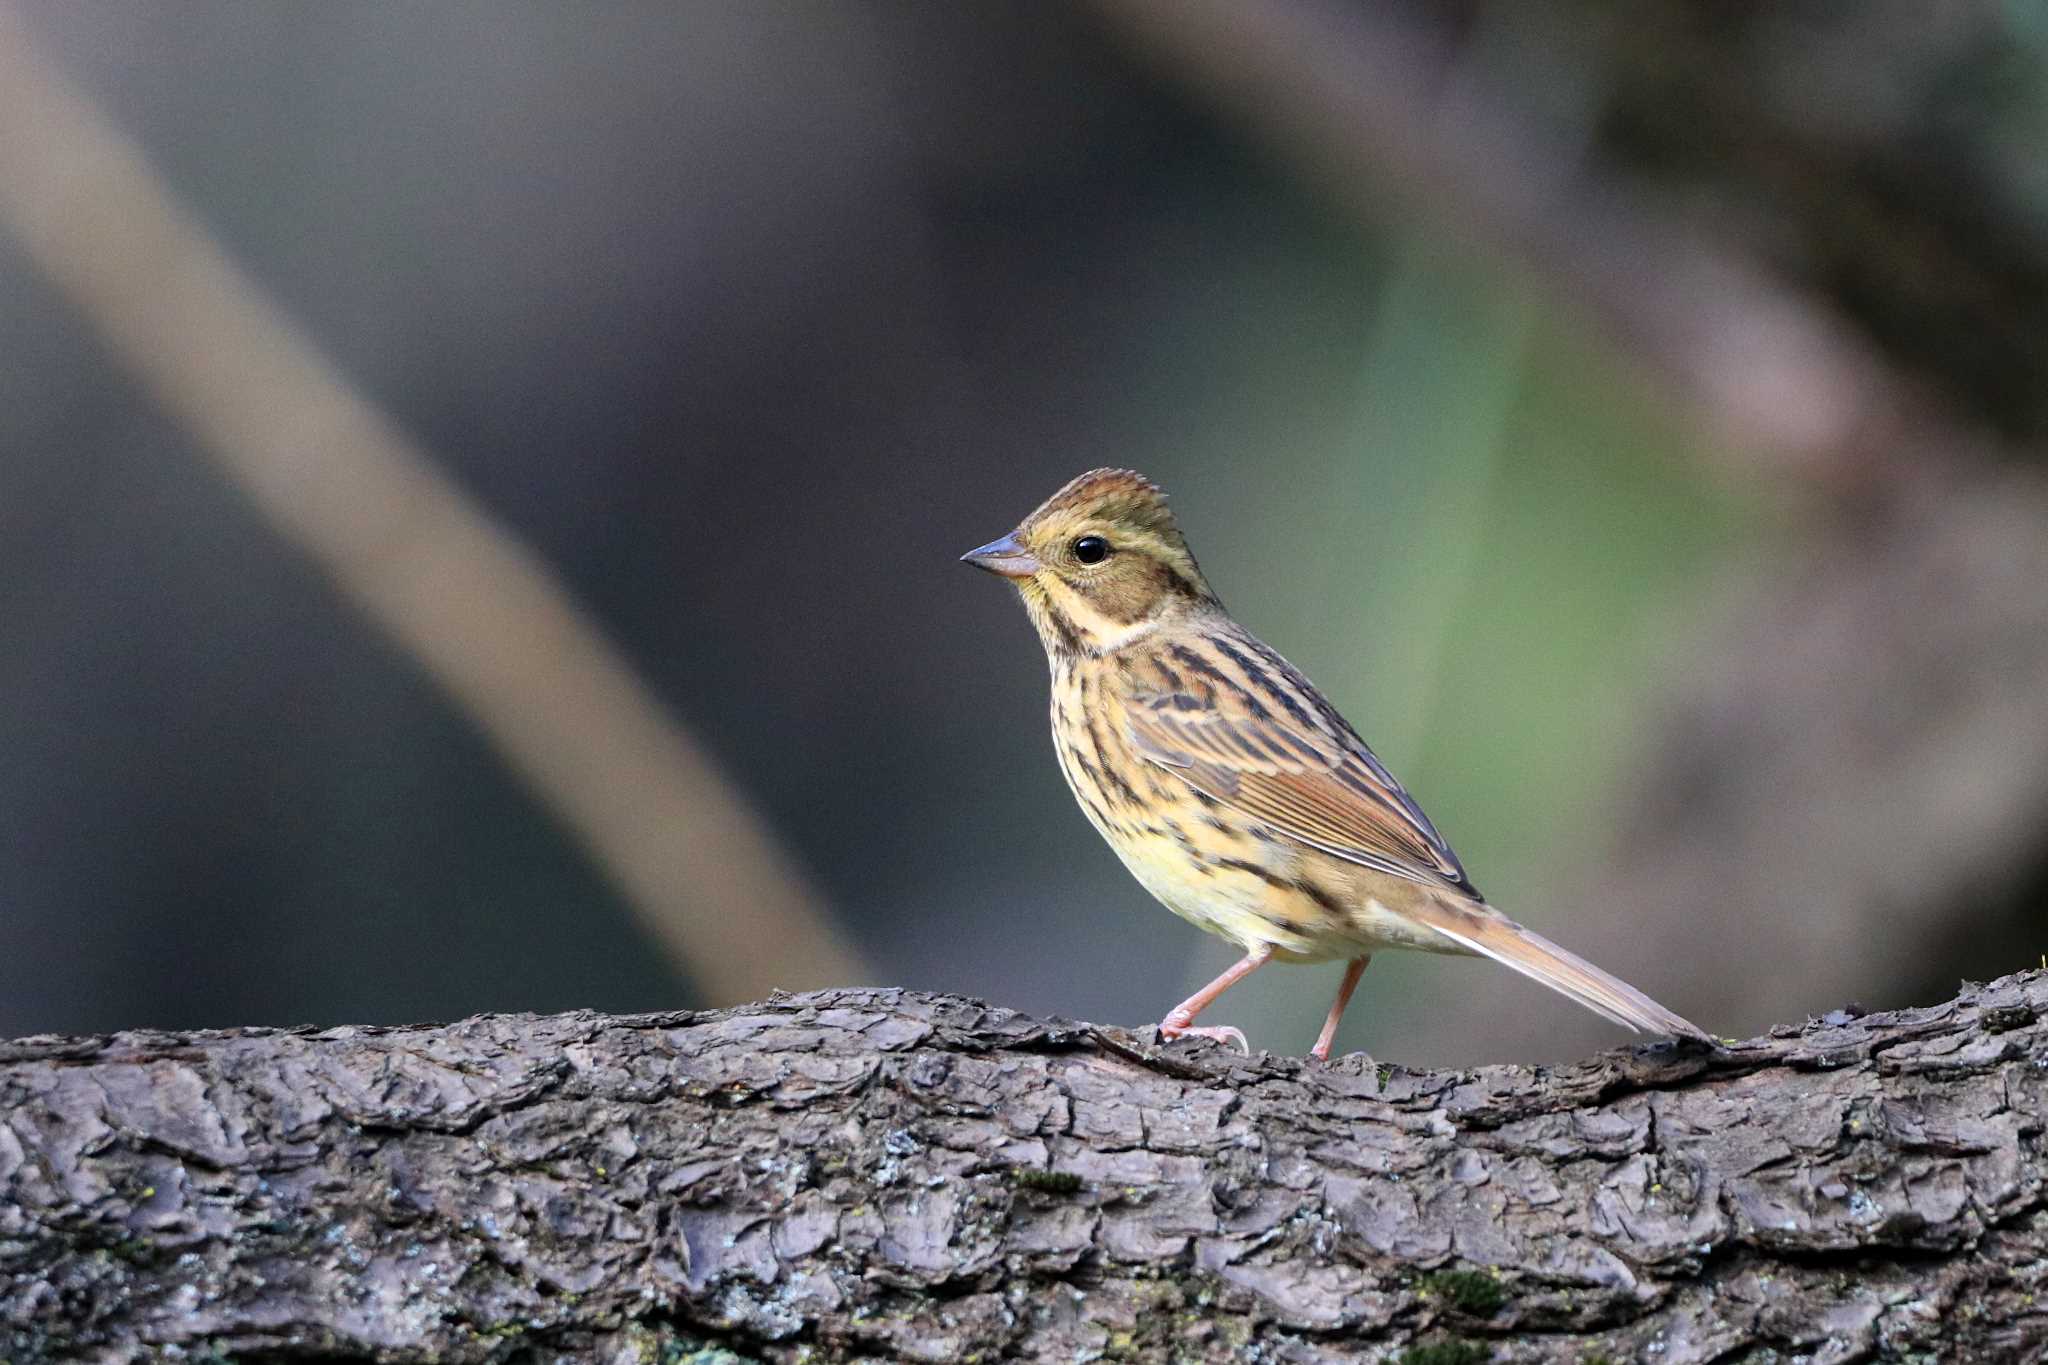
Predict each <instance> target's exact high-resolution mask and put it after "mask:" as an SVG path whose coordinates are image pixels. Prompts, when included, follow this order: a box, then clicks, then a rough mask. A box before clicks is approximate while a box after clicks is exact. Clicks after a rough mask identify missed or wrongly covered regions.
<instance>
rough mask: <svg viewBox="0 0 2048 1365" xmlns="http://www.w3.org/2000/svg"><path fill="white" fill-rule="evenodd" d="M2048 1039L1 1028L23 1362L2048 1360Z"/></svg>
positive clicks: (1004, 1028) (1842, 1034)
mask: <svg viewBox="0 0 2048 1365" xmlns="http://www.w3.org/2000/svg"><path fill="white" fill-rule="evenodd" d="M2044 1009H2048V973H2038V972H2036V973H2027V974H2024V975H2020V976H2013V977H2008V978H2006V979H2004V980H2002V981H1999V982H1997V983H1995V984H1993V985H1991V986H1987V987H1972V988H1969V989H1967V990H1966V991H1965V993H1964V994H1963V995H1962V996H1961V997H1960V998H1959V999H1957V1000H1955V1001H1952V1002H1950V1003H1948V1004H1945V1005H1940V1006H1936V1007H1933V1008H1929V1009H1918V1010H1908V1011H1903V1012H1899V1013H1895V1014H1887V1015H1874V1016H1870V1017H1867V1018H1861V1019H1854V1018H1850V1017H1848V1016H1846V1015H1835V1016H1830V1017H1829V1018H1828V1019H1826V1020H1823V1021H1817V1022H1814V1023H1810V1024H1808V1025H1807V1026H1805V1027H1803V1028H1783V1029H1779V1030H1777V1031H1775V1032H1774V1033H1773V1034H1772V1035H1771V1036H1770V1037H1767V1038H1761V1039H1756V1040H1753V1041H1751V1042H1747V1043H1743V1044H1739V1045H1735V1046H1733V1047H1731V1048H1729V1049H1728V1050H1727V1051H1726V1052H1725V1053H1724V1054H1721V1055H1717V1056H1709V1055H1704V1054H1702V1053H1700V1052H1697V1051H1685V1050H1682V1049H1680V1048H1678V1047H1676V1046H1674V1045H1669V1044H1659V1045H1654V1046H1646V1047H1641V1048H1637V1049H1634V1050H1632V1051H1614V1052H1608V1053H1604V1054H1602V1055H1600V1056H1597V1057H1594V1058H1592V1059H1590V1060H1588V1061H1585V1062H1583V1063H1580V1064H1578V1065H1575V1066H1571V1067H1566V1068H1562V1069H1557V1070H1550V1071H1530V1070H1524V1069H1520V1068H1515V1067H1493V1068H1486V1069H1483V1070H1479V1071H1474V1072H1463V1073H1427V1072H1408V1071H1404V1070H1401V1069H1400V1068H1397V1067H1396V1068H1385V1067H1375V1066H1374V1064H1373V1063H1372V1062H1371V1060H1370V1059H1368V1058H1365V1057H1363V1056H1355V1057H1350V1058H1345V1059H1343V1060H1342V1061H1340V1062H1339V1063H1337V1064H1334V1065H1330V1066H1320V1065H1316V1064H1313V1063H1307V1062H1303V1061H1301V1060H1297V1059H1293V1058H1277V1057H1270V1056H1261V1057H1257V1058H1250V1059H1246V1058H1240V1057H1238V1056H1237V1055H1236V1054H1234V1053H1230V1052H1226V1051H1223V1050H1220V1049H1217V1048H1215V1047H1213V1046H1211V1045H1208V1044H1178V1045H1175V1046H1174V1047H1172V1048H1168V1049H1160V1048H1158V1047H1156V1046H1154V1045H1153V1044H1152V1043H1151V1042H1150V1041H1149V1038H1148V1037H1146V1036H1141V1035H1138V1034H1133V1033H1127V1032H1124V1031H1121V1030H1116V1029H1106V1028H1095V1027H1091V1026H1089V1025H1085V1024H1076V1023H1069V1022H1062V1021H1042V1020H1036V1019H1031V1018H1028V1017H1025V1016H1023V1015H1020V1014H1016V1013H1014V1012H1011V1011H1008V1010H1003V1009H996V1008H992V1007H989V1006H986V1005H982V1004H979V1003H976V1002H974V1001H969V1000H963V999H960V998H957V997H949V996H934V995H924V994H918V993H914V992H908V991H880V990H859V991H853V990H848V991H834V992H821V993H815V994H809V995H796V996H778V997H776V998H774V999H772V1000H770V1001H768V1002H766V1003H764V1004H759V1005H753V1006H747V1007H743V1008H740V1009H735V1010H729V1011H718V1012H707V1013H694V1014H691V1013H678V1014H658V1015H642V1016H636V1017H629V1018H610V1017H605V1016H601V1015H596V1014H591V1013H577V1014H565V1015H555V1016H549V1017H532V1016H487V1017H480V1018H475V1019H469V1020H465V1021H463V1022H461V1023H457V1024H452V1025H448V1026H446V1027H439V1028H433V1027H407V1028H341V1029H329V1030H325V1031H317V1032H316V1031H313V1030H309V1029H300V1030H269V1029H237V1030H227V1031H221V1032H209V1033H195V1034H160V1033H122V1034H116V1035H112V1036H108V1037H99V1038H78V1039H65V1038H35V1039H27V1040H24V1041H21V1042H17V1043H13V1044H5V1045H0V1106H4V1108H0V1114H4V1120H0V1180H4V1197H0V1275H4V1280H0V1323H4V1327H5V1330H6V1332H7V1333H9V1334H10V1336H11V1340H10V1341H8V1343H7V1344H6V1345H5V1346H4V1348H0V1351H4V1354H6V1355H7V1356H8V1357H9V1358H10V1359H11V1360H13V1361H15V1362H21V1361H30V1360H44V1359H55V1358H64V1359H72V1358H78V1357H80V1356H97V1357H100V1358H106V1359H124V1360H125V1359H131V1358H140V1357H144V1356H148V1357H150V1358H157V1357H159V1356H160V1355H162V1354H163V1353H165V1352H166V1351H169V1350H171V1349H172V1348H177V1349H180V1350H182V1351H184V1352H187V1353H189V1354H190V1355H192V1356H194V1357H201V1356H205V1355H207V1354H209V1353H212V1354H226V1353H234V1354H236V1355H238V1356H247V1355H251V1354H255V1355H260V1356H300V1357H304V1356H309V1355H311V1356H319V1357H322V1358H327V1359H344V1358H365V1359H367V1358H373V1357H374V1358H377V1359H382V1360H390V1361H424V1360H430V1359H431V1360H450V1361H483V1360H499V1359H509V1358H513V1357H515V1356H518V1357H520V1358H543V1359H545V1358H555V1357H558V1356H559V1357H563V1358H572V1359H604V1360H613V1359H662V1360H674V1359H682V1358H685V1357H686V1356H687V1354H688V1353H689V1352H690V1351H693V1350H696V1349H698V1348H700V1347H718V1348H722V1349H724V1350H728V1351H732V1352H735V1353H737V1354H739V1355H740V1356H741V1357H743V1358H748V1359H757V1360H771V1361H778V1362H780V1361H796V1360H799V1359H807V1360H837V1359H845V1358H854V1357H864V1356H865V1357H888V1358H901V1359H922V1360H940V1361H958V1360H970V1359H975V1358H977V1357H978V1358H981V1359H995V1358H999V1357H1000V1358H1004V1359H1013V1358H1021V1359H1034V1360H1048V1361H1054V1360H1057V1361H1070V1360H1080V1359H1090V1358H1118V1359H1133V1360H1161V1361H1164V1360H1178V1359H1189V1358H1193V1359H1209V1358H1232V1357H1241V1356H1242V1355H1243V1353H1245V1352H1247V1351H1249V1350H1251V1349H1252V1348H1253V1347H1254V1345H1256V1346H1257V1347H1259V1348H1260V1349H1261V1350H1263V1352H1264V1354H1263V1355H1261V1356H1260V1358H1263V1359H1269V1360H1297V1359H1299V1360H1309V1359H1315V1360H1382V1359H1388V1358H1390V1357H1389V1355H1388V1351H1389V1349H1390V1348H1391V1349H1393V1350H1395V1351H1399V1350H1402V1349H1407V1350H1410V1351H1413V1352H1416V1353H1414V1354H1411V1355H1409V1356H1407V1357H1404V1358H1407V1359H1411V1360H1417V1361H1420V1360H1432V1359H1433V1360H1437V1361H1445V1360H1458V1359H1463V1360H1475V1361H1476V1360H1483V1359H1488V1358H1513V1359H1516V1360H1580V1361H1587V1360H1595V1359H1599V1358H1601V1357H1602V1356H1603V1355H1604V1356H1605V1357H1607V1358H1609V1359H1614V1360H1632V1359H1646V1358H1649V1357H1648V1355H1646V1354H1645V1353H1646V1352H1650V1351H1652V1350H1653V1349H1654V1350H1656V1351H1657V1352H1659V1353H1660V1354H1659V1357H1658V1358H1659V1359H1661V1360H1662V1361H1665V1362H1669V1363H1670V1365H1680V1363H1681V1362H1690V1361H1708V1360H1723V1359H1729V1358H1732V1357H1733V1356H1734V1355H1735V1354H1737V1353H1739V1352H1741V1351H1744V1350H1747V1349H1752V1348H1757V1349H1774V1350H1783V1351H1800V1352H1814V1353H1815V1354H1814V1355H1812V1356H1811V1358H1812V1359H1815V1360H1819V1359H1829V1360H1849V1359H1861V1358H1865V1357H1866V1356H1867V1355H1870V1354H1873V1353H1876V1352H1879V1351H1882V1352H1884V1353H1886V1354H1887V1356H1888V1357H1889V1356H1890V1355H1892V1354H1895V1353H1901V1352H1907V1351H1915V1350H1927V1349H1933V1348H1935V1347H1937V1346H1938V1347H1939V1348H1940V1350H1942V1351H1943V1352H1944V1353H1947V1352H1961V1353H1962V1354H1964V1355H1968V1356H1970V1358H1980V1359H1992V1358H1996V1359H2006V1358H2014V1353H2016V1352H2017V1351H2018V1350H2019V1349H2020V1344H2021V1343H2023V1342H2025V1341H2029V1340H2039V1339H2040V1337H2041V1335H2042V1334H2043V1333H2044V1332H2048V1301H2044V1302H2043V1304H2042V1305H2041V1306H2037V1305H2036V1301H2035V1294H2036V1292H2037V1291H2038V1290H2039V1289H2041V1288H2042V1284H2041V1281H2042V1279H2043V1278H2044V1276H2048V1255H2044V1253H2048V1214H2044V1201H2043V1175H2044V1170H2043V1166H2042V1163H2041V1159H2040V1141H2041V1133H2042V1119H2041V1115H2042V1114H2043V1112H2044V1101H2048V1026H2044V1025H2043V1023H2042V1022H2041V1018H2040V1016H2041V1014H2042V1013H2043V1011H2044ZM1430 1351H1434V1354H1430V1353H1429V1352H1430ZM528 1352H539V1353H540V1354H539V1356H538V1357H530V1356H528V1355H527V1353H528ZM1950 1358H1953V1357H1950Z"/></svg>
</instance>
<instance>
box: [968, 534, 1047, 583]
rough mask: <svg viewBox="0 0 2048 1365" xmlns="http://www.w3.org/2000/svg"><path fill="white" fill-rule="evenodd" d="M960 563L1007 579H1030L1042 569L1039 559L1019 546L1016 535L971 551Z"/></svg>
mask: <svg viewBox="0 0 2048 1365" xmlns="http://www.w3.org/2000/svg"><path fill="white" fill-rule="evenodd" d="M960 562H961V563H962V564H972V565H973V566H974V567H975V568H977V569H987V570H988V571H989V572H990V573H997V574H1001V575H1002V576H1003V577H1005V578H1029V577H1031V575H1033V574H1035V573H1037V572H1038V570H1039V568H1040V567H1041V566H1040V564H1039V562H1038V557H1037V556H1036V555H1034V554H1032V553H1031V551H1029V550H1027V549H1025V548H1024V547H1023V546H1022V545H1019V544H1018V543H1017V537H1015V536H1014V535H1010V536H1004V537H1003V538H1002V539H1001V540H991V541H990V542H989V543H988V544H986V545H984V546H982V547H981V548H980V549H979V550H969V551H968V552H967V553H966V554H964V555H961V556H960Z"/></svg>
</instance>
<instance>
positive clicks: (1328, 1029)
mask: <svg viewBox="0 0 2048 1365" xmlns="http://www.w3.org/2000/svg"><path fill="white" fill-rule="evenodd" d="M1371 961H1372V958H1371V956H1370V955H1367V956H1365V957H1354V958H1352V959H1351V965H1350V966H1348V967H1346V968H1345V969H1344V981H1343V984H1341V985H1339V986H1338V987H1337V998H1336V1000H1335V1001H1334V1002H1332V1004H1331V1005H1330V1017H1329V1018H1327V1019H1325V1020H1323V1031H1322V1032H1321V1033H1320V1034H1318V1035H1317V1036H1316V1045H1315V1046H1314V1047H1312V1048H1310V1049H1309V1056H1311V1057H1314V1058H1316V1059H1317V1060H1319V1061H1325V1062H1327V1061H1329V1060H1330V1044H1332V1043H1334V1042H1336V1041H1337V1021H1338V1020H1340V1019H1342V1018H1343V1017H1344V1007H1345V1006H1346V1005H1348V1004H1350V1003H1351V992H1353V991H1355V990H1357V989H1358V978H1359V977H1361V976H1364V975H1365V965H1366V964H1367V963H1368V962H1371Z"/></svg>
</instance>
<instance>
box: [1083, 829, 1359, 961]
mask: <svg viewBox="0 0 2048 1365" xmlns="http://www.w3.org/2000/svg"><path fill="white" fill-rule="evenodd" d="M1109 843H1110V846H1111V847H1112V848H1114V849H1115V850H1116V853H1117V856H1118V857H1119V858H1121V859H1122V860H1123V864H1124V866H1125V867H1126V868H1128V869H1130V873H1131V875H1132V876H1133V877H1136V878H1137V879H1138V883H1139V885H1141V886H1143V887H1144V888H1145V889H1146V890H1147V891H1149V892H1151V893H1152V895H1153V896H1154V898H1156V899H1157V900H1158V901H1159V903H1160V904H1162V905H1164V906H1165V907H1166V908H1167V909H1169V910H1171V911H1173V913H1174V914H1176V915H1179V916H1180V917H1181V918H1182V919H1184V920H1186V921H1187V922H1188V923H1190V924H1192V925H1194V926H1195V927H1196V928H1198V929H1201V930H1203V931H1205V932H1207V933H1211V934H1215V935H1216V936H1217V937H1218V938H1223V939H1228V940H1229V941H1230V942H1232V943H1235V944H1237V945H1239V946H1240V947H1242V948H1244V949H1245V950H1246V951H1247V952H1249V951H1250V950H1252V949H1253V948H1256V947H1259V946H1261V945H1269V946H1271V947H1272V948H1273V949H1274V950H1275V952H1276V953H1277V954H1278V955H1279V956H1281V957H1283V958H1292V959H1296V960H1299V961H1305V962H1320V961H1323V960H1326V959H1329V958H1334V957H1348V956H1351V955H1352V954H1354V953H1355V952H1356V951H1357V946H1356V945H1355V944H1354V943H1352V942H1351V941H1350V938H1349V936H1348V935H1347V934H1345V933H1344V932H1343V927H1342V926H1341V925H1340V924H1339V923H1338V922H1336V921H1335V920H1333V919H1332V918H1331V917H1330V916H1329V915H1327V914H1326V913H1324V912H1322V911H1321V910H1319V909H1318V907H1316V906H1315V905H1314V903H1313V902H1311V901H1309V900H1308V898H1307V897H1306V896H1303V895H1301V894H1300V893H1298V892H1294V891H1290V890H1288V889H1287V888H1286V887H1285V886H1284V885H1281V884H1278V883H1281V882H1284V881H1285V877H1284V874H1281V873H1277V872H1273V871H1271V870H1269V869H1262V870H1260V871H1253V870H1251V866H1256V865H1255V864H1254V865H1250V866H1244V867H1233V866H1227V865H1224V864H1221V863H1218V862H1214V861H1210V860H1208V859H1203V858H1195V857H1190V856H1189V855H1188V853H1187V851H1186V850H1185V849H1183V848H1182V847H1181V846H1180V845H1179V844H1178V843H1177V842H1176V841H1174V840H1172V839H1137V840H1131V839H1118V838H1115V837H1111V838H1110V840H1109ZM1244 861H1245V862H1246V863H1247V864H1249V863H1250V860H1248V859H1247V860H1244Z"/></svg>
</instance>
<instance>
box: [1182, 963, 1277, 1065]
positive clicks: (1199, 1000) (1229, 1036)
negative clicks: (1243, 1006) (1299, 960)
mask: <svg viewBox="0 0 2048 1365" xmlns="http://www.w3.org/2000/svg"><path fill="white" fill-rule="evenodd" d="M1272 959H1273V950H1272V948H1270V947H1266V948H1255V949H1253V950H1252V951H1251V952H1249V953H1246V954H1245V955H1244V956H1243V957H1241V958H1239V959H1238V960H1237V961H1236V962H1233V963H1231V964H1230V967H1229V969H1228V970H1226V971H1225V972H1224V973H1223V975H1221V976H1219V977H1217V978H1216V979H1215V980H1214V981H1211V982H1210V983H1209V984H1208V985H1206V986H1204V987H1202V989H1200V990H1198V991H1196V992H1195V993H1194V994H1193V995H1191V996H1189V997H1188V998H1187V999H1185V1000H1183V1001H1181V1002H1180V1003H1179V1004H1178V1005H1175V1006H1174V1007H1173V1008H1172V1009H1170V1010H1168V1011H1167V1012H1166V1017H1165V1018H1164V1019H1162V1020H1160V1021H1159V1036H1160V1037H1161V1038H1164V1039H1165V1040H1166V1041H1167V1042H1169V1043H1170V1042H1172V1041H1173V1040H1174V1039H1176V1038H1214V1039H1215V1040H1216V1041H1217V1042H1219V1043H1236V1044H1237V1045H1238V1046H1239V1047H1240V1048H1242V1049H1244V1051H1245V1052H1246V1053H1247V1054H1249V1053H1250V1052H1251V1050H1252V1047H1251V1044H1250V1043H1248V1042H1246V1041H1245V1037H1244V1032H1243V1031H1242V1030H1241V1029H1234V1028H1230V1027H1229V1026H1227V1025H1225V1026H1222V1027H1217V1028H1196V1027H1195V1016H1196V1015H1198V1014H1200V1013H1201V1012H1202V1011H1203V1010H1205V1009H1207V1008H1209V1006H1211V1005H1213V1004H1215V1003H1216V997H1217V996H1219V995H1221V994H1223V992H1225V991H1227V990H1229V989H1230V988H1231V987H1232V986H1235V985H1236V984H1237V983H1238V982H1240V981H1242V980H1244V979H1245V978H1246V977H1248V976H1250V975H1251V974H1252V973H1253V972H1255V971H1257V970H1258V969H1259V968H1261V967H1263V966H1265V965H1266V964H1267V963H1268V962H1270V961H1272Z"/></svg>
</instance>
